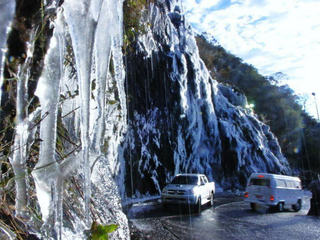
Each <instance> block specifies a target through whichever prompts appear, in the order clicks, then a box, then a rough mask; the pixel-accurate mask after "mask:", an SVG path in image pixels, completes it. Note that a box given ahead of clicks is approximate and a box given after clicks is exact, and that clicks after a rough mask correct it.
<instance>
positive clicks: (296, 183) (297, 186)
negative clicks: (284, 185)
mask: <svg viewBox="0 0 320 240" xmlns="http://www.w3.org/2000/svg"><path fill="white" fill-rule="evenodd" d="M294 188H298V189H301V183H300V182H296V181H295V182H294Z"/></svg>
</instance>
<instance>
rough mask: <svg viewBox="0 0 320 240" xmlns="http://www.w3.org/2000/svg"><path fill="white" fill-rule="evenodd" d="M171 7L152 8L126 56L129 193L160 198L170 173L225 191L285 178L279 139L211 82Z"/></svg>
mask: <svg viewBox="0 0 320 240" xmlns="http://www.w3.org/2000/svg"><path fill="white" fill-rule="evenodd" d="M175 4H178V3H175V2H171V1H170V2H169V1H166V2H165V1H158V2H157V3H156V4H154V5H153V4H152V5H151V7H150V9H149V12H148V17H147V19H148V20H149V21H150V26H151V27H150V29H149V31H148V32H147V34H145V35H144V36H142V37H140V38H139V40H138V41H137V42H136V44H135V46H134V51H132V53H131V54H130V55H128V56H126V61H125V62H126V72H127V79H126V91H127V92H126V94H127V98H128V105H127V107H128V118H129V124H128V133H127V135H126V141H125V143H124V144H123V149H124V151H123V152H124V155H123V157H124V158H125V160H126V162H127V166H126V177H125V185H126V194H127V196H128V197H130V196H134V195H135V194H136V195H137V194H139V193H140V194H147V195H148V194H159V193H160V191H161V189H162V187H163V186H164V184H165V183H166V181H169V180H170V179H171V178H172V176H173V175H175V174H177V173H184V172H200V173H205V174H206V175H207V176H208V178H209V179H210V180H215V181H216V182H217V183H218V184H220V186H221V187H223V188H232V187H241V186H242V187H243V186H244V185H245V184H246V179H247V177H248V176H249V175H250V173H251V172H256V171H262V172H275V173H289V172H290V169H289V166H288V163H287V161H286V159H285V158H284V157H283V156H282V154H281V149H280V148H279V146H278V143H277V139H276V138H275V137H274V135H273V134H272V133H271V132H270V131H269V127H268V126H266V125H264V124H263V123H262V122H260V121H259V120H258V119H257V118H256V117H255V115H254V113H253V112H252V110H250V109H246V108H245V106H246V104H247V102H246V98H245V96H244V95H243V94H241V93H239V92H237V91H236V90H235V89H232V88H231V87H227V86H223V85H219V84H218V83H217V82H216V81H215V80H214V79H211V78H210V76H209V74H208V71H207V69H206V67H205V66H204V63H203V62H202V60H201V59H200V58H199V54H198V49H197V46H196V42H195V38H194V35H193V33H192V31H191V27H190V25H189V24H188V23H187V20H186V19H185V17H184V15H183V13H181V12H180V8H179V7H178V6H176V5H175Z"/></svg>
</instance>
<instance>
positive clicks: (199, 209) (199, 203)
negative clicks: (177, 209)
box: [194, 198, 201, 213]
mask: <svg viewBox="0 0 320 240" xmlns="http://www.w3.org/2000/svg"><path fill="white" fill-rule="evenodd" d="M194 212H195V213H200V212H201V198H199V199H198V202H197V203H196V204H195V205H194Z"/></svg>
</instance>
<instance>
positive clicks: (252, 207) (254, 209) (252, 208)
mask: <svg viewBox="0 0 320 240" xmlns="http://www.w3.org/2000/svg"><path fill="white" fill-rule="evenodd" d="M250 207H251V210H252V211H256V204H255V203H250Z"/></svg>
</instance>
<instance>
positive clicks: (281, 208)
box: [277, 202, 284, 212]
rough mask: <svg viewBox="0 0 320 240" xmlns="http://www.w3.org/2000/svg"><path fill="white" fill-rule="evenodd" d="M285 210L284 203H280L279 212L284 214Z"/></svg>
mask: <svg viewBox="0 0 320 240" xmlns="http://www.w3.org/2000/svg"><path fill="white" fill-rule="evenodd" d="M283 209H284V203H283V202H279V203H278V205H277V210H278V212H283Z"/></svg>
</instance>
